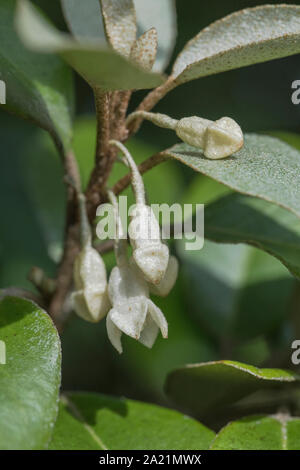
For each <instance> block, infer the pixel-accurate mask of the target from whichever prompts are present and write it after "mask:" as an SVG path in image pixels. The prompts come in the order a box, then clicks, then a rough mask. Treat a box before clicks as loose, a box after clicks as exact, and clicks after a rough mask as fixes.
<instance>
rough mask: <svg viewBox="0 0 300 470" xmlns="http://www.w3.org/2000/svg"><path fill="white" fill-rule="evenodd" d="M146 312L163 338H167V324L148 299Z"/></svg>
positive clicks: (158, 309) (159, 311) (160, 312)
mask: <svg viewBox="0 0 300 470" xmlns="http://www.w3.org/2000/svg"><path fill="white" fill-rule="evenodd" d="M148 312H149V314H150V315H151V317H152V319H153V320H154V321H155V323H156V324H157V326H159V328H160V331H161V334H162V336H163V338H167V337H168V323H167V320H166V319H165V316H164V314H163V313H162V311H161V310H160V308H158V307H157V306H156V305H155V303H153V302H152V300H150V299H148Z"/></svg>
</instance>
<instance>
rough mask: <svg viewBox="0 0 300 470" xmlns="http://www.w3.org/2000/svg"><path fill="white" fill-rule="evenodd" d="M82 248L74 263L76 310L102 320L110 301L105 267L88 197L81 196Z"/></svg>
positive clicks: (86, 316) (73, 298)
mask: <svg viewBox="0 0 300 470" xmlns="http://www.w3.org/2000/svg"><path fill="white" fill-rule="evenodd" d="M78 199H79V206H80V227H81V244H82V249H81V251H80V253H79V254H78V255H77V258H76V259H75V263H74V270H73V278H74V286H75V291H74V292H73V294H72V301H73V306H74V310H75V312H76V313H77V315H78V316H80V317H81V318H83V319H84V320H87V321H90V322H98V321H100V320H101V319H102V318H103V317H104V316H105V315H106V314H107V312H108V310H109V307H110V304H109V298H108V292H107V279H106V268H105V264H104V262H103V260H102V258H101V256H100V254H99V253H98V252H97V250H95V248H93V247H92V235H91V229H90V225H89V222H88V219H87V215H86V208H85V198H84V196H83V195H79V197H78Z"/></svg>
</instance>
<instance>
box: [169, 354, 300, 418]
mask: <svg viewBox="0 0 300 470" xmlns="http://www.w3.org/2000/svg"><path fill="white" fill-rule="evenodd" d="M298 381H299V376H298V375H297V374H294V373H292V372H289V371H285V370H281V369H258V368H257V367H254V366H251V365H248V364H242V363H240V362H235V361H215V362H207V363H205V362H204V363H200V364H191V365H187V366H185V367H182V368H180V369H176V370H174V371H172V372H171V373H170V374H169V375H168V377H167V381H166V387H165V389H166V393H167V395H168V396H169V397H170V398H171V399H172V400H173V402H175V403H176V404H177V405H179V406H180V407H181V408H183V409H185V410H189V411H190V412H192V413H193V414H196V415H197V416H198V417H200V418H201V417H204V416H206V415H209V414H210V413H211V414H212V413H214V414H216V413H217V412H218V409H219V410H222V409H223V408H224V407H225V406H226V405H229V404H232V403H234V402H235V401H237V400H239V399H241V398H243V397H245V396H247V395H250V394H251V393H253V392H255V391H258V390H263V389H268V388H269V389H274V388H279V387H283V386H289V385H291V384H293V383H294V384H295V383H296V382H298Z"/></svg>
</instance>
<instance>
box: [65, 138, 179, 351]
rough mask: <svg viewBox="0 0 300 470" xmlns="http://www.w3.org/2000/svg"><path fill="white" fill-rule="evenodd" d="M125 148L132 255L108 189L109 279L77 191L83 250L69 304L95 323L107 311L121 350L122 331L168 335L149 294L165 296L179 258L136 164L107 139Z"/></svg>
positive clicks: (149, 337) (148, 337) (146, 339)
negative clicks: (112, 260) (111, 216)
mask: <svg viewBox="0 0 300 470" xmlns="http://www.w3.org/2000/svg"><path fill="white" fill-rule="evenodd" d="M110 143H111V144H112V145H116V146H117V147H118V148H119V149H120V150H121V151H122V153H123V159H124V161H125V163H126V165H128V166H129V168H130V170H131V175H132V177H131V182H132V187H133V190H134V194H135V199H136V207H135V211H133V213H132V214H131V220H130V224H129V227H128V232H129V241H130V244H131V247H132V257H131V258H130V259H129V258H128V255H127V240H126V237H124V233H123V228H122V224H121V220H120V217H119V213H118V201H117V199H116V197H115V195H114V194H113V193H112V192H111V191H108V194H109V198H110V202H111V203H112V204H113V207H114V212H115V219H116V228H117V230H116V234H117V235H116V238H115V242H114V243H115V256H116V262H117V265H116V266H115V267H114V268H113V269H112V271H111V274H110V278H109V282H108V283H107V278H106V269H105V265H104V262H103V260H102V258H101V256H100V254H99V253H98V252H97V251H96V250H95V249H94V248H93V247H92V243H91V240H92V237H91V230H90V226H89V224H88V221H87V217H86V212H85V201H84V198H83V196H80V207H81V226H82V249H81V251H80V253H79V255H78V256H77V258H76V260H75V265H74V287H75V291H74V293H73V305H74V309H75V311H76V313H77V314H78V315H79V316H80V317H82V318H84V319H85V320H87V321H92V322H97V321H99V320H101V319H102V318H103V317H104V316H106V326H107V333H108V337H109V339H110V341H111V343H112V345H113V346H114V347H115V348H116V349H117V351H118V352H119V353H122V344H121V335H122V333H125V334H127V335H128V336H131V337H132V338H134V339H137V340H138V341H140V342H141V343H142V344H144V345H145V346H147V347H149V348H151V347H152V345H153V344H154V342H155V339H156V337H157V335H158V332H159V330H160V331H161V334H162V336H163V338H167V336H168V324H167V321H166V319H165V317H164V315H163V313H162V311H161V310H160V309H159V308H158V307H157V306H156V305H155V304H154V302H153V301H152V300H151V299H150V293H153V294H155V295H160V296H166V295H168V294H169V292H170V290H171V289H172V288H173V286H174V284H175V282H176V279H177V274H178V262H177V259H176V258H175V257H174V256H170V254H169V249H168V247H167V245H166V244H164V243H163V242H162V240H161V233H160V227H159V224H158V221H157V219H156V217H155V215H154V213H153V212H152V209H151V207H150V206H148V205H147V204H146V201H145V189H144V184H143V180H142V177H141V175H140V173H139V171H138V168H137V166H136V164H135V162H134V160H133V158H132V156H131V155H130V153H129V152H128V150H127V149H126V147H124V146H123V145H122V144H121V143H120V142H117V141H111V142H110Z"/></svg>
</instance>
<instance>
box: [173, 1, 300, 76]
mask: <svg viewBox="0 0 300 470" xmlns="http://www.w3.org/2000/svg"><path fill="white" fill-rule="evenodd" d="M299 39H300V6H297V5H264V6H259V7H255V8H247V9H245V10H241V11H237V12H235V13H233V14H231V15H229V16H226V17H225V18H223V19H221V20H218V21H216V22H214V23H212V24H211V25H210V26H208V27H207V28H205V29H204V30H202V31H201V32H200V33H199V34H198V35H197V36H195V37H194V38H193V39H191V40H190V41H189V42H188V43H187V44H186V46H185V47H184V49H183V50H182V52H181V53H180V54H179V56H178V58H177V60H176V62H175V64H174V67H173V72H172V75H173V76H174V77H176V82H177V83H178V84H180V83H184V82H187V81H190V80H193V79H195V78H199V77H204V76H206V75H211V74H214V73H219V72H224V71H226V70H231V69H236V68H239V67H244V66H247V65H251V64H256V63H259V62H265V61H268V60H272V59H278V58H280V57H286V56H289V55H292V54H298V53H299V52H300V41H299Z"/></svg>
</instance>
